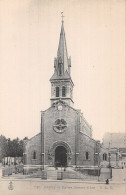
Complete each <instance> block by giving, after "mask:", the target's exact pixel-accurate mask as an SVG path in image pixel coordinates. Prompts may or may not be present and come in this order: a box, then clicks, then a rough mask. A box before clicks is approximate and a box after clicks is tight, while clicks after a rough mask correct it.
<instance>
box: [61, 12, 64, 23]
mask: <svg viewBox="0 0 126 195" xmlns="http://www.w3.org/2000/svg"><path fill="white" fill-rule="evenodd" d="M61 18H62V22H64V21H63V18H64V15H63V12H61Z"/></svg>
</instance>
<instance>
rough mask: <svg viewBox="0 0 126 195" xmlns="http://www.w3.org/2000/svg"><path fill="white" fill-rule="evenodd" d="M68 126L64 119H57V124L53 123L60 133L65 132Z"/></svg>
mask: <svg viewBox="0 0 126 195" xmlns="http://www.w3.org/2000/svg"><path fill="white" fill-rule="evenodd" d="M66 127H67V123H66V121H65V120H64V119H57V120H56V121H55V124H54V125H53V129H54V130H55V131H56V132H58V133H62V132H64V130H65V128H66Z"/></svg>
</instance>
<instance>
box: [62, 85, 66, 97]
mask: <svg viewBox="0 0 126 195" xmlns="http://www.w3.org/2000/svg"><path fill="white" fill-rule="evenodd" d="M65 96H66V88H65V87H62V97H65Z"/></svg>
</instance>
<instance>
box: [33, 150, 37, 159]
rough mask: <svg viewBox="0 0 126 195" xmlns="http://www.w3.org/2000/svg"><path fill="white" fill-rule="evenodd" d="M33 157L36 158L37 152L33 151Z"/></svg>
mask: <svg viewBox="0 0 126 195" xmlns="http://www.w3.org/2000/svg"><path fill="white" fill-rule="evenodd" d="M33 159H36V152H35V151H34V152H33Z"/></svg>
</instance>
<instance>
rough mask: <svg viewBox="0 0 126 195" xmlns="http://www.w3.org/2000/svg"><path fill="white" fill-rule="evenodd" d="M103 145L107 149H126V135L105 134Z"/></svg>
mask: <svg viewBox="0 0 126 195" xmlns="http://www.w3.org/2000/svg"><path fill="white" fill-rule="evenodd" d="M103 145H104V146H105V147H107V148H109V147H110V148H114V147H115V148H125V147H126V133H105V135H104V136H103Z"/></svg>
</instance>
